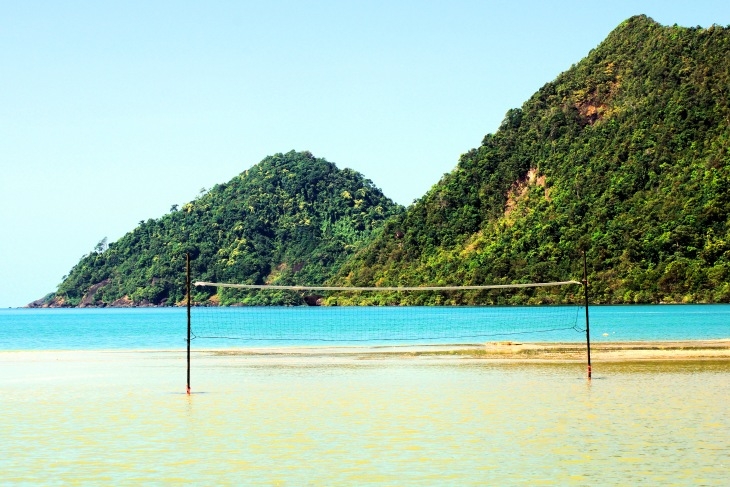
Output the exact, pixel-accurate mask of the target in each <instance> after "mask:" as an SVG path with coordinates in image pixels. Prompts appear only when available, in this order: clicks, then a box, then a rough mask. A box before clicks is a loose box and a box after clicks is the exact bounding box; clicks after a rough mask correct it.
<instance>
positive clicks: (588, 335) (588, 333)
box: [583, 250, 591, 379]
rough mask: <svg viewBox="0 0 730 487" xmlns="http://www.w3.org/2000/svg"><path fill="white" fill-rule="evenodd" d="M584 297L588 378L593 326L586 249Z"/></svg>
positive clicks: (584, 256) (589, 376)
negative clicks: (589, 311)
mask: <svg viewBox="0 0 730 487" xmlns="http://www.w3.org/2000/svg"><path fill="white" fill-rule="evenodd" d="M583 298H584V300H585V307H586V354H587V356H588V379H590V378H591V326H590V319H589V316H588V264H586V251H585V250H584V251H583Z"/></svg>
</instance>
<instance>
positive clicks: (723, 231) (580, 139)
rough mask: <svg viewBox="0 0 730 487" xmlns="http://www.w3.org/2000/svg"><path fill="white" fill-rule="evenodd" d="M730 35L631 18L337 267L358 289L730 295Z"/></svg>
mask: <svg viewBox="0 0 730 487" xmlns="http://www.w3.org/2000/svg"><path fill="white" fill-rule="evenodd" d="M729 104H730V29H728V28H721V27H717V26H713V27H711V28H708V29H702V28H684V27H677V26H674V27H664V26H661V25H659V24H657V23H655V22H654V21H652V20H651V19H649V18H646V17H644V16H638V17H633V18H631V19H629V20H627V21H625V22H624V23H622V24H621V25H620V26H619V27H618V28H616V29H615V30H614V31H613V32H612V33H611V34H610V35H609V36H608V37H607V39H606V40H605V41H604V42H603V43H601V44H600V45H599V46H598V47H597V48H596V49H594V50H593V51H591V52H590V53H589V55H588V56H587V57H586V58H585V59H583V60H582V61H580V62H579V63H578V64H576V65H574V66H573V67H571V68H570V69H569V70H568V71H566V72H564V73H562V74H561V75H560V76H558V77H557V79H555V80H554V81H553V82H551V83H548V84H546V85H545V86H543V87H542V88H541V89H540V90H539V91H538V92H537V93H535V95H533V96H532V97H531V98H530V99H529V100H528V101H527V102H526V103H525V104H524V105H523V106H522V108H520V109H513V110H510V111H509V112H508V113H507V115H506V117H505V119H504V122H503V123H502V125H501V127H500V128H499V130H498V131H497V132H496V133H495V134H489V135H487V136H486V137H485V138H484V140H483V141H482V145H481V146H480V147H478V148H476V149H472V150H470V151H469V152H467V153H466V154H463V155H462V156H461V158H460V161H459V164H458V166H457V168H456V169H455V170H454V171H453V172H451V173H449V174H446V175H444V176H443V178H442V179H441V181H439V182H438V184H436V185H435V186H434V187H433V188H432V189H431V190H430V191H429V192H428V193H427V194H426V195H425V196H424V197H423V198H421V199H420V200H418V201H417V202H415V203H414V204H413V205H412V206H411V207H410V208H409V209H408V211H407V213H404V214H402V215H401V216H399V217H397V218H396V219H394V220H393V221H391V222H389V223H388V224H387V225H386V227H385V229H384V232H383V233H382V234H380V235H379V236H378V237H377V238H376V239H375V240H374V241H373V242H372V243H371V244H370V245H369V246H367V247H366V248H364V249H363V250H362V251H360V252H359V253H358V254H357V255H356V256H355V257H354V258H353V259H351V260H350V261H349V262H348V263H347V264H346V266H345V267H344V268H343V269H342V271H341V273H340V276H339V281H341V282H347V283H350V284H353V285H371V284H377V285H399V284H406V283H407V284H418V283H443V284H491V283H508V282H530V281H551V280H563V279H568V278H580V277H581V274H582V262H581V258H580V252H581V250H582V249H585V250H587V256H588V265H589V272H590V275H589V280H590V282H591V287H592V293H593V296H594V298H595V299H596V300H597V301H600V302H612V303H628V302H661V301H672V302H681V301H693V302H730V220H729V215H730V147H729V145H730V106H729Z"/></svg>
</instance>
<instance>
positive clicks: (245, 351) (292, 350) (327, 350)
mask: <svg viewBox="0 0 730 487" xmlns="http://www.w3.org/2000/svg"><path fill="white" fill-rule="evenodd" d="M191 353H192V355H193V358H196V357H198V358H200V357H210V358H215V357H231V358H233V357H240V358H251V359H253V358H255V359H264V360H271V361H278V360H286V359H287V358H297V359H307V358H311V359H316V358H320V359H322V358H328V359H344V360H345V361H351V360H352V361H359V360H366V359H370V360H372V359H393V360H412V359H419V358H421V359H426V358H431V359H439V360H440V361H442V360H452V361H460V360H465V359H471V360H488V361H495V362H515V363H531V362H554V363H574V362H584V361H585V359H586V345H585V343H580V342H519V341H495V342H487V343H471V344H439V345H374V346H337V345H332V346H329V345H328V346H316V345H315V346H285V347H246V348H213V349H197V350H195V349H194V350H192V351H191ZM129 354H132V355H141V356H150V357H151V356H153V355H157V356H160V355H164V356H167V357H170V356H172V355H177V354H184V349H183V348H180V349H149V350H147V349H99V350H0V361H2V360H7V359H11V360H12V359H21V360H34V359H39V360H43V359H44V358H48V357H50V356H51V355H53V356H55V359H56V360H58V359H59V358H65V359H68V360H78V359H83V358H84V357H89V358H90V357H92V356H98V355H104V356H107V357H109V356H110V355H117V356H121V355H129ZM591 360H592V361H593V362H631V361H675V360H682V361H707V360H729V361H730V338H726V339H716V340H678V341H657V340H652V341H621V342H619V341H612V342H597V343H596V342H594V343H591Z"/></svg>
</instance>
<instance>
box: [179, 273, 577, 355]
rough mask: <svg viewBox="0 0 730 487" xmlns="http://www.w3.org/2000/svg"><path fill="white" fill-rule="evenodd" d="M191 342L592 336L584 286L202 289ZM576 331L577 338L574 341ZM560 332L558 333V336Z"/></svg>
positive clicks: (200, 285)
mask: <svg viewBox="0 0 730 487" xmlns="http://www.w3.org/2000/svg"><path fill="white" fill-rule="evenodd" d="M194 286H195V289H196V291H197V293H196V299H195V300H194V302H193V306H192V308H191V339H196V338H201V339H202V338H207V339H220V340H241V341H245V342H251V343H252V344H259V345H260V344H265V343H267V342H270V343H271V344H282V343H287V342H290V343H292V344H303V343H304V344H306V343H311V344H316V343H323V342H326V343H337V344H342V345H346V344H356V343H363V342H370V343H373V344H376V343H384V344H394V343H448V344H453V343H471V342H474V341H480V340H487V339H489V338H490V337H507V336H511V335H523V334H541V336H545V335H546V334H551V336H552V337H554V336H558V335H559V336H575V337H576V338H575V339H579V335H577V333H583V332H585V321H584V320H583V319H582V317H583V316H584V313H585V308H584V304H582V302H581V299H582V289H583V288H582V283H580V282H578V281H561V282H545V283H526V284H503V285H486V286H419V287H334V286H274V285H249V284H230V283H215V282H196V283H194ZM572 332H576V335H570V334H571V333H572ZM556 334H558V335H556Z"/></svg>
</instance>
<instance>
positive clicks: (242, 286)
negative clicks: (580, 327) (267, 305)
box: [194, 281, 583, 291]
mask: <svg viewBox="0 0 730 487" xmlns="http://www.w3.org/2000/svg"><path fill="white" fill-rule="evenodd" d="M569 284H583V283H581V282H579V281H555V282H532V283H527V284H490V285H484V286H421V287H419V286H410V287H409V286H404V287H339V286H275V285H268V284H229V283H222V282H205V281H198V282H196V283H195V284H194V285H195V286H213V287H232V288H238V289H279V290H288V291H466V290H479V289H509V288H529V287H549V286H566V285H569Z"/></svg>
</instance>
